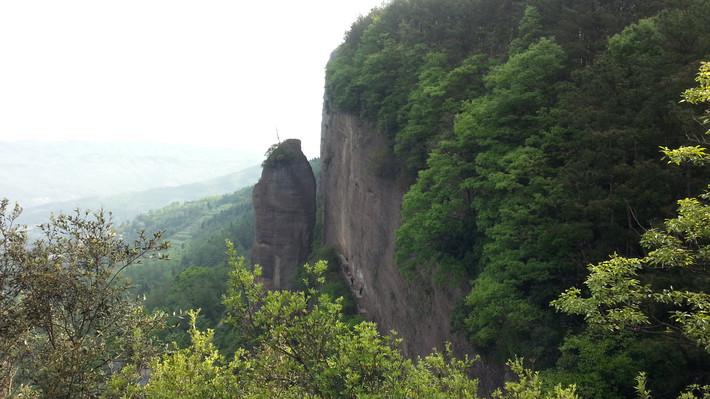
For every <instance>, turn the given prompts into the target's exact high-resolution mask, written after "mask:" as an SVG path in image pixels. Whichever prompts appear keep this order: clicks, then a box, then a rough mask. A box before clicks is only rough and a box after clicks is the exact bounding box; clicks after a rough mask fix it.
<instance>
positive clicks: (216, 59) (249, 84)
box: [0, 0, 382, 158]
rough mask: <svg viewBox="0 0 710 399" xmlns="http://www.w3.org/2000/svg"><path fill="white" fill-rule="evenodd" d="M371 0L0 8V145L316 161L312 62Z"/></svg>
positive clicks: (319, 61)
mask: <svg viewBox="0 0 710 399" xmlns="http://www.w3.org/2000/svg"><path fill="white" fill-rule="evenodd" d="M381 4H382V0H306V1H298V2H296V1H292V0H279V1H264V0H262V1H236V0H229V1H221V0H199V1H198V0H191V1H185V0H121V1H108V0H62V1H57V0H22V1H11V0H0V141H21V140H30V141H67V140H72V141H109V142H111V141H150V142H154V143H177V144H188V145H196V146H203V147H220V148H240V149H242V150H247V151H250V152H251V151H253V152H258V153H261V154H263V152H264V151H265V150H266V149H267V148H268V146H269V145H271V144H273V143H275V142H276V141H277V138H276V131H277V130H278V132H279V136H280V138H281V139H282V140H283V139H285V138H300V139H301V140H302V143H303V150H304V152H305V153H306V155H307V156H308V157H309V158H311V157H315V156H318V154H319V144H320V121H321V107H322V100H323V85H324V76H325V64H326V62H327V60H328V57H329V55H330V53H331V51H332V50H334V49H335V48H336V47H337V46H338V44H340V43H341V42H342V40H343V37H344V34H345V32H346V31H347V30H348V29H349V27H350V25H351V24H352V22H354V21H355V20H356V19H357V17H358V16H359V15H362V14H367V13H368V12H369V11H370V10H371V9H372V8H373V7H375V6H380V5H381Z"/></svg>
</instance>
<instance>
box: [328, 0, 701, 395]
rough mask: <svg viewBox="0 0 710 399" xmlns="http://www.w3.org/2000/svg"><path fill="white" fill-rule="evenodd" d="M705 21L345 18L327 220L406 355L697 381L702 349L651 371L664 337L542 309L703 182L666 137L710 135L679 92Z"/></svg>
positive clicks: (590, 5)
mask: <svg viewBox="0 0 710 399" xmlns="http://www.w3.org/2000/svg"><path fill="white" fill-rule="evenodd" d="M708 21H710V3H708V2H707V1H702V0H697V1H682V2H677V1H623V2H618V1H601V2H590V1H566V0H564V1H563V0H531V1H512V0H511V1H497V0H482V1H475V2H470V1H463V0H441V1H428V0H411V1H394V2H392V3H390V4H388V5H387V6H385V7H382V8H381V9H377V10H374V11H373V12H372V13H371V14H369V15H367V16H365V17H362V18H360V19H359V20H358V21H357V22H355V23H354V24H353V26H352V28H351V30H350V31H349V32H348V34H347V35H346V38H345V42H344V43H343V44H342V45H341V46H340V47H339V48H338V49H337V50H335V51H334V52H333V55H332V58H331V60H330V63H329V64H328V68H327V77H326V95H325V102H324V119H323V133H322V135H323V140H322V143H323V145H322V147H321V159H322V160H323V172H322V179H323V182H322V183H323V184H322V193H323V195H324V218H323V226H324V241H325V243H326V245H329V246H332V247H333V248H334V250H335V251H336V252H337V254H338V257H339V258H340V259H342V260H343V262H342V267H343V271H344V273H352V275H353V276H355V278H354V280H355V281H354V284H353V287H355V288H354V289H355V291H356V293H359V294H361V295H360V296H359V297H358V304H359V305H360V306H361V307H363V308H365V309H366V310H367V312H368V317H369V318H370V319H371V320H373V321H376V322H377V323H378V325H379V326H380V329H381V331H383V332H385V331H388V330H390V329H395V330H397V331H399V332H400V333H401V334H402V335H403V337H404V338H405V342H406V343H407V347H406V350H408V351H410V353H412V354H425V353H428V352H429V351H430V350H431V348H432V346H437V347H441V346H442V345H443V344H444V342H445V341H453V342H454V347H455V348H456V349H457V351H458V353H460V354H463V353H469V354H472V353H475V354H480V355H482V356H483V365H482V370H481V371H480V375H481V377H482V382H483V383H484V384H485V383H490V384H491V385H497V384H500V379H499V378H500V377H501V375H502V370H501V369H500V367H502V364H503V362H504V361H505V359H510V358H513V357H515V356H524V357H525V358H527V359H531V360H532V361H533V362H534V363H535V365H536V367H537V368H538V369H542V370H545V371H544V372H546V373H549V374H550V375H552V376H554V378H556V379H557V380H556V381H560V382H565V383H567V382H571V381H575V380H579V381H581V382H579V384H578V387H579V389H580V392H582V394H583V395H584V396H589V397H599V398H621V397H630V396H631V395H632V394H633V392H632V390H631V387H630V386H629V385H628V384H626V386H623V385H624V384H625V383H622V382H621V381H630V380H632V379H633V378H634V375H635V374H636V373H638V372H639V371H641V370H645V371H647V372H648V373H649V376H650V377H651V380H653V379H656V380H657V381H659V382H658V383H656V385H654V386H653V389H654V392H657V393H659V395H661V396H663V397H667V396H668V395H671V394H670V392H677V391H678V390H679V389H680V387H682V386H683V385H684V384H687V383H689V382H691V381H698V382H702V381H705V382H707V379H706V377H707V374H706V373H704V371H703V370H705V371H706V370H707V367H706V366H707V365H708V364H710V363H709V362H708V357H707V353H704V352H703V351H702V350H700V349H699V348H698V347H696V346H695V345H694V344H692V343H685V344H679V346H671V347H672V348H674V349H673V350H672V351H673V354H674V357H673V358H672V359H668V360H667V361H666V362H665V363H662V362H659V359H658V357H657V354H658V353H659V352H658V351H659V348H664V347H666V345H669V341H668V340H669V339H672V338H669V337H666V336H663V335H661V336H656V335H655V334H654V333H653V332H650V333H648V334H638V335H636V334H634V333H633V332H630V331H629V332H627V333H626V334H622V335H620V336H617V337H616V338H617V339H616V340H612V341H610V340H609V338H606V337H604V336H603V335H599V334H598V331H597V330H594V329H591V328H590V329H586V328H585V323H584V321H583V320H580V319H576V318H570V317H567V316H565V315H563V314H561V313H559V312H557V311H556V310H555V308H553V307H552V306H550V302H551V301H553V300H554V299H556V298H557V297H558V296H559V295H560V293H561V292H563V291H564V290H565V289H567V288H568V287H572V286H580V285H581V284H582V282H583V280H584V276H585V275H586V273H587V270H586V268H585V266H586V265H588V264H593V263H596V262H600V261H602V260H604V259H606V258H607V257H608V256H609V254H612V253H618V254H623V255H626V256H643V255H644V254H645V251H646V250H645V249H644V248H643V247H642V246H641V245H639V239H640V236H641V234H642V233H643V232H644V231H646V230H648V229H650V228H652V227H656V226H659V224H660V223H661V222H662V221H663V220H664V219H665V218H669V217H672V216H673V211H674V204H675V201H676V200H677V199H679V198H682V197H684V196H689V195H694V194H697V193H699V192H700V190H702V188H703V186H704V185H705V184H706V182H707V179H706V176H707V169H706V168H679V167H674V166H668V165H667V164H666V162H665V161H663V160H662V157H663V154H662V153H661V151H660V149H659V147H661V146H664V147H671V148H673V147H676V146H679V145H683V144H688V143H692V142H694V141H696V140H697V141H700V142H703V141H704V138H702V135H703V133H704V129H703V127H702V126H701V125H700V124H698V123H696V121H695V120H694V119H696V118H697V117H696V116H694V114H695V112H697V111H698V110H697V109H693V108H692V107H690V106H688V105H687V104H683V103H680V95H681V93H682V92H683V91H684V90H685V89H687V88H689V87H692V86H693V85H694V77H695V75H696V73H697V71H698V67H699V66H700V62H701V61H703V60H705V59H707V57H708V55H709V54H710V29H709V27H710V24H708ZM660 278H661V277H659V276H657V275H656V274H654V273H649V275H648V276H645V277H644V279H643V280H642V281H644V282H656V283H658V281H659V280H658V279H660ZM701 279H703V280H702V281H704V282H705V284H707V283H708V280H707V279H706V277H702V278H701ZM684 284H688V282H687V281H685V282H684V281H683V280H682V279H678V280H674V286H686V285H684ZM701 285H702V284H701ZM692 287H695V285H692V284H691V285H689V286H688V289H692ZM655 312H656V313H653V314H654V317H656V318H657V319H658V320H659V321H658V323H659V325H658V326H657V327H655V328H656V329H663V327H662V325H663V323H667V322H668V317H669V315H668V314H664V313H663V312H662V311H661V310H659V309H655ZM612 359H613V360H612ZM615 361H619V362H628V363H627V366H626V367H624V368H622V369H614V371H610V370H608V368H607V364H608V362H615ZM610 373H612V374H613V375H610ZM703 375H704V376H705V377H701V376H703ZM597 379H598V380H597ZM661 381H662V382H661Z"/></svg>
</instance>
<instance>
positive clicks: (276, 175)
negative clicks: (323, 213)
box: [251, 139, 316, 289]
mask: <svg viewBox="0 0 710 399" xmlns="http://www.w3.org/2000/svg"><path fill="white" fill-rule="evenodd" d="M253 204H254V224H255V237H254V245H253V247H252V252H251V257H252V261H253V262H254V263H255V264H259V265H261V267H262V268H263V277H264V281H265V284H266V286H267V287H269V288H276V289H291V288H293V287H294V285H295V283H296V276H297V274H298V270H299V268H300V267H301V266H302V265H303V263H304V262H305V261H306V259H307V258H308V255H309V253H310V250H311V244H312V242H313V228H314V225H315V216H316V181H315V177H314V176H313V171H312V170H311V166H310V164H309V163H308V159H306V156H305V155H303V152H301V141H300V140H296V139H290V140H286V141H284V142H282V143H280V144H279V145H278V146H276V147H273V148H272V149H271V152H270V154H269V156H268V158H267V159H266V161H265V162H264V169H263V171H262V173H261V178H260V179H259V182H258V183H257V184H256V186H254V193H253Z"/></svg>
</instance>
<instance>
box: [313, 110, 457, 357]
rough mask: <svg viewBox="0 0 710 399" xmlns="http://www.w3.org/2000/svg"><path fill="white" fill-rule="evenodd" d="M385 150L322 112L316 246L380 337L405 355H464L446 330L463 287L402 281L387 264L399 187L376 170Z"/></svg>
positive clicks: (343, 118)
mask: <svg viewBox="0 0 710 399" xmlns="http://www.w3.org/2000/svg"><path fill="white" fill-rule="evenodd" d="M388 148H390V147H389V144H388V143H387V142H386V140H385V139H384V137H383V136H382V135H380V134H378V133H377V132H376V131H375V129H374V128H373V127H372V126H371V125H368V124H366V123H364V122H363V121H362V120H361V119H359V118H357V117H355V116H352V115H349V114H344V113H338V112H331V111H329V110H328V107H327V102H326V108H325V109H324V112H323V125H322V134H321V162H322V170H321V188H322V196H323V211H324V215H323V216H324V219H323V226H324V241H325V243H326V245H329V246H331V247H333V248H334V249H335V251H336V252H337V253H338V256H339V259H340V263H341V269H342V272H343V274H344V275H345V278H346V280H347V281H348V283H349V284H350V287H351V290H352V292H353V294H354V296H355V297H356V298H357V302H358V305H359V307H360V311H361V313H362V314H363V315H364V316H365V317H366V318H368V319H370V320H373V321H376V322H377V324H378V325H379V327H380V329H381V330H382V331H383V332H389V331H390V330H396V331H397V332H398V333H399V335H400V336H402V337H403V338H404V344H405V347H404V350H405V352H406V353H407V354H408V355H410V356H413V355H423V354H427V353H430V352H431V351H432V349H433V348H438V349H442V348H443V346H444V343H445V342H447V341H449V342H451V343H452V345H453V347H454V351H455V352H457V353H459V354H461V353H470V352H471V348H470V347H469V346H468V345H467V343H466V341H465V340H464V339H463V337H461V336H458V335H456V334H455V333H454V332H453V331H452V328H451V319H452V315H453V311H454V307H455V306H456V304H457V302H458V300H460V299H461V298H463V296H464V295H465V293H466V292H467V287H464V286H462V285H450V284H447V283H444V282H441V281H437V278H436V276H435V273H432V272H431V271H429V272H424V273H422V275H421V276H415V277H414V278H413V279H407V278H405V277H404V276H403V275H402V274H401V273H400V270H399V269H398V267H397V265H396V264H395V260H394V239H395V232H396V230H397V228H398V227H399V224H400V206H401V203H402V197H403V195H404V193H405V192H406V190H407V184H406V183H405V182H402V181H398V180H397V179H395V178H392V177H382V174H381V173H378V172H377V169H378V167H379V165H381V164H382V158H383V155H382V154H386V153H387V149H388Z"/></svg>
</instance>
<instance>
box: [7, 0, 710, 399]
mask: <svg viewBox="0 0 710 399" xmlns="http://www.w3.org/2000/svg"><path fill="white" fill-rule="evenodd" d="M325 72H326V81H325V101H324V107H325V108H326V110H327V111H329V112H341V113H346V114H351V115H355V116H357V117H359V118H361V119H362V120H364V121H366V123H368V124H369V125H370V126H371V127H372V129H371V130H372V134H377V135H380V136H382V137H384V138H385V139H386V141H387V143H389V148H388V151H387V152H386V153H385V154H379V155H378V156H377V157H376V158H374V163H375V164H374V165H368V168H370V169H369V170H371V171H373V172H374V173H376V174H377V175H378V176H379V177H380V178H383V179H387V180H389V181H391V182H393V183H395V182H397V183H402V182H404V184H406V186H407V187H409V189H408V191H407V192H406V194H405V196H404V199H403V203H402V209H401V211H402V215H401V216H402V220H401V225H400V227H399V229H398V231H397V235H396V261H397V265H398V266H399V268H400V269H401V272H402V273H403V274H404V275H405V276H407V277H408V278H409V279H411V280H412V281H413V282H414V283H416V279H417V278H421V276H422V275H431V274H434V275H436V276H437V278H438V280H440V281H441V284H442V285H445V284H447V281H448V282H454V283H462V284H466V285H467V286H468V288H469V292H468V294H467V295H465V297H464V298H462V299H461V301H460V303H459V305H458V307H457V310H456V314H455V317H454V325H453V328H454V329H455V330H456V331H457V332H458V333H460V334H462V335H463V336H464V337H465V338H466V340H467V342H468V343H470V345H471V347H473V348H474V349H475V351H476V354H477V355H476V356H471V357H459V356H457V355H456V354H455V353H453V351H452V349H451V347H450V346H448V345H446V346H444V347H442V348H439V350H438V351H434V352H432V353H431V354H429V355H427V356H422V357H416V358H409V357H407V356H405V355H404V354H403V352H402V350H401V347H402V338H400V337H399V336H397V334H396V332H394V331H393V332H390V333H383V332H381V331H379V330H378V328H377V325H376V324H375V323H373V322H370V321H365V320H363V318H362V317H361V316H360V315H358V314H357V308H356V305H355V299H354V298H352V296H351V295H350V291H349V289H348V287H347V285H346V282H344V281H342V277H341V273H340V272H339V271H338V259H337V257H336V256H335V255H334V253H333V251H332V250H331V248H328V247H326V246H325V245H323V244H322V242H321V235H322V230H323V225H322V224H323V220H322V217H321V212H320V211H319V213H318V215H319V216H318V217H319V219H318V220H317V223H316V232H315V236H316V239H315V243H314V245H313V249H312V255H311V258H310V259H309V263H307V264H306V265H304V267H303V270H302V273H301V275H300V278H301V280H302V281H301V282H300V285H299V289H298V290H294V291H286V290H266V289H265V288H264V284H263V283H262V280H261V268H260V267H259V266H258V265H251V264H250V262H249V259H248V257H245V256H247V255H248V253H249V249H250V248H251V246H252V243H253V240H254V211H253V207H252V203H251V199H252V188H251V187H246V188H244V189H241V190H239V191H236V192H234V193H232V194H227V195H223V196H215V197H209V198H205V199H202V200H198V201H191V202H184V203H174V204H172V205H170V206H168V207H165V208H162V209H159V210H155V211H151V212H149V213H147V214H143V215H140V216H138V217H136V218H135V219H133V220H132V221H131V222H129V223H124V224H121V225H115V224H114V223H113V222H112V220H111V217H110V215H109V214H108V213H107V212H106V213H105V212H104V211H96V212H89V211H86V212H84V211H79V210H77V211H76V212H75V213H70V214H63V215H58V216H52V217H51V218H50V220H49V221H47V222H46V223H45V224H44V225H42V226H41V236H42V239H40V240H38V241H34V242H32V241H31V240H30V239H29V238H28V234H27V230H26V229H25V228H24V227H23V226H22V225H20V224H18V223H17V219H18V217H19V216H20V214H21V213H22V208H21V207H20V206H19V205H16V206H14V207H13V204H11V203H10V202H9V201H8V200H3V201H2V202H0V397H8V398H497V399H514V398H515V399H534V398H550V399H553V398H554V399H572V398H590V399H591V398H594V399H607V398H608V399H616V398H638V399H650V398H680V399H692V398H704V399H707V398H710V293H708V287H710V274H709V272H710V179H709V178H708V176H710V175H709V174H708V172H709V169H708V167H709V165H708V164H709V163H710V153H708V150H707V149H706V145H707V140H708V138H707V135H708V134H710V130H708V129H709V125H710V2H708V1H707V0H645V1H644V0H599V1H589V0H394V1H392V2H390V3H388V4H387V5H384V6H382V7H380V8H376V9H374V10H373V11H372V12H371V13H370V14H368V15H366V16H363V17H361V18H360V19H358V20H357V21H356V22H355V23H354V24H353V25H352V27H351V28H350V29H349V31H348V32H347V33H346V34H345V37H344V41H343V43H342V44H341V45H340V47H338V48H337V49H336V50H335V51H334V52H333V54H332V55H331V58H330V61H329V63H328V66H327V68H326V71H325ZM273 148H277V147H273ZM273 148H272V150H270V151H269V153H268V154H267V155H269V156H268V157H267V160H266V161H265V163H264V166H269V165H272V164H274V163H278V162H277V161H278V159H277V158H273V157H272V156H271V155H274V154H273V151H274V150H273ZM274 156H283V154H275V155H274ZM274 159H275V160H276V161H274ZM269 160H272V161H269ZM311 166H312V168H313V170H314V172H315V174H316V177H317V176H318V175H319V173H320V168H321V165H320V161H319V160H317V159H316V160H312V161H311ZM318 206H319V210H320V207H322V206H323V204H320V203H319V204H318ZM477 362H485V363H486V364H497V365H500V366H501V368H503V366H505V369H506V372H505V373H504V374H505V375H504V376H501V381H500V384H499V387H498V388H496V389H491V390H488V389H483V388H482V387H481V385H480V384H479V381H478V379H477V378H478V376H477V375H476V364H477Z"/></svg>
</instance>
